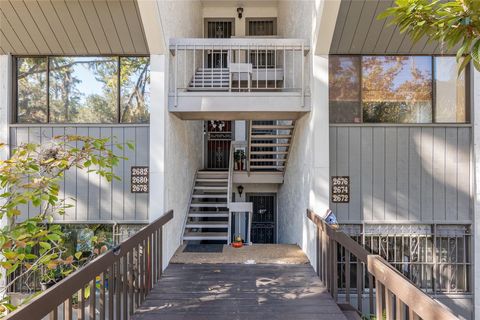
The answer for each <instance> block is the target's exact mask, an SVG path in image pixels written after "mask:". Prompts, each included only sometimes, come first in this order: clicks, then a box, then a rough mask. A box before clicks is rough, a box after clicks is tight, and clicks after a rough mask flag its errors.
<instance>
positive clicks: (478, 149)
mask: <svg viewBox="0 0 480 320" xmlns="http://www.w3.org/2000/svg"><path fill="white" fill-rule="evenodd" d="M472 69H473V71H472V73H471V79H472V81H471V90H470V92H471V93H472V97H471V101H472V109H471V110H472V122H473V124H474V126H473V155H474V161H475V163H474V165H475V171H474V172H475V175H474V176H475V189H474V190H475V200H474V201H475V206H474V211H473V212H474V213H473V222H474V226H473V229H474V231H473V241H474V243H473V248H474V250H473V251H474V253H473V254H474V257H473V262H474V263H473V266H472V273H473V277H474V280H473V282H474V283H473V288H474V300H475V301H474V316H475V317H474V318H475V319H480V272H479V271H478V267H479V266H480V217H479V215H480V175H479V174H478V173H479V172H480V72H479V71H477V70H475V69H474V68H473V67H472ZM477 119H479V120H477Z"/></svg>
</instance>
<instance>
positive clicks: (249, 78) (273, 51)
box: [170, 37, 309, 97]
mask: <svg viewBox="0 0 480 320" xmlns="http://www.w3.org/2000/svg"><path fill="white" fill-rule="evenodd" d="M170 52H171V59H170V67H171V68H172V70H174V72H173V77H172V78H171V80H170V81H171V82H170V88H171V93H175V97H177V95H178V92H179V91H235V92H244V91H245V92H250V91H271V90H277V91H297V92H302V93H304V92H305V86H306V83H305V79H306V78H305V73H306V72H305V71H306V67H307V66H306V64H307V63H308V59H306V55H308V53H309V47H308V45H307V41H306V40H304V39H277V38H249V37H246V38H228V39H207V38H174V39H171V40H170Z"/></svg>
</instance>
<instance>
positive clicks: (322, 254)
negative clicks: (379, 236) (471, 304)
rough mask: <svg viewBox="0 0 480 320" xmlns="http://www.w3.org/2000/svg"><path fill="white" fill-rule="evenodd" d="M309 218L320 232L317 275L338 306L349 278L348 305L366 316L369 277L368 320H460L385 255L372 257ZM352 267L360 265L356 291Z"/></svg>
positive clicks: (314, 216)
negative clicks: (341, 287) (340, 256)
mask: <svg viewBox="0 0 480 320" xmlns="http://www.w3.org/2000/svg"><path fill="white" fill-rule="evenodd" d="M307 217H308V219H310V221H312V222H313V223H314V224H315V226H316V229H317V239H316V250H315V252H316V256H317V274H318V276H319V277H320V280H321V281H322V282H323V283H324V284H325V286H326V287H327V289H328V291H329V292H330V294H331V295H332V297H333V298H334V300H335V301H336V302H337V303H338V302H339V299H338V279H339V278H342V279H345V299H346V302H347V304H348V306H350V307H351V308H353V309H354V310H356V311H357V312H358V313H360V314H363V305H362V292H363V291H364V290H363V289H364V287H365V286H364V284H363V279H365V275H366V276H368V299H369V313H370V315H367V318H371V315H373V316H374V317H375V319H386V320H393V319H402V320H417V319H423V320H454V319H458V318H457V317H456V316H455V315H454V314H452V313H451V312H450V310H449V309H448V308H446V307H445V306H443V305H442V304H440V303H439V302H437V301H435V300H434V299H433V298H431V297H430V296H428V295H427V294H426V293H425V292H423V291H422V290H420V289H419V288H418V287H416V286H415V285H414V284H413V283H412V282H411V281H410V280H409V279H408V278H406V277H405V276H404V275H403V274H401V273H400V272H399V271H398V270H397V269H395V268H394V267H393V266H392V265H391V264H389V263H388V262H387V261H386V260H385V259H383V258H382V257H381V256H379V255H375V254H370V252H368V251H367V250H366V249H365V248H364V247H363V246H361V245H360V244H359V243H357V242H356V241H355V240H354V239H352V238H351V237H350V236H348V235H347V234H346V233H344V232H342V231H340V230H337V229H334V228H333V227H332V226H330V225H328V224H327V223H326V222H325V221H324V220H323V219H322V218H320V216H318V215H317V214H315V213H314V212H313V211H311V210H307ZM342 250H344V252H345V261H344V262H345V267H344V272H343V274H339V265H338V263H339V261H338V253H339V252H342ZM352 258H353V259H352ZM342 262H343V261H342ZM351 264H355V265H356V280H357V281H356V282H357V283H356V289H355V290H352V288H350V276H351V269H350V265H351ZM341 271H342V270H341ZM374 288H375V290H374ZM352 292H354V293H356V294H357V305H356V306H354V305H353V304H352V302H351V295H352ZM374 295H375V299H374Z"/></svg>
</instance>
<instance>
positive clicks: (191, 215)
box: [0, 0, 480, 319]
mask: <svg viewBox="0 0 480 320" xmlns="http://www.w3.org/2000/svg"><path fill="white" fill-rule="evenodd" d="M392 3H393V2H392V1H383V0H380V1H378V0H375V1H370V0H364V1H348V0H341V1H340V0H338V1H308V0H305V1H287V0H278V1H276V0H271V1H270V0H261V1H253V0H244V1H240V2H238V1H230V0H218V1H214V0H205V1H162V0H157V1H154V0H152V1H147V0H138V1H135V0H126V1H97V0H94V1H91V2H89V1H39V2H36V1H29V0H25V1H3V2H0V13H1V14H2V16H1V17H0V30H1V33H0V54H1V56H0V90H1V94H0V98H1V100H0V141H7V142H8V143H9V145H10V149H11V150H13V148H15V146H18V145H20V144H22V143H27V142H33V143H42V142H44V141H48V140H49V139H51V138H52V137H54V136H57V135H68V134H76V135H88V136H95V137H110V138H111V139H112V140H114V141H116V142H118V143H123V144H127V143H132V144H134V145H135V148H134V149H133V150H130V149H128V148H125V149H124V150H123V151H121V152H122V153H123V156H125V158H126V160H124V161H122V162H121V164H120V165H119V166H118V167H116V168H115V174H116V175H118V176H120V177H121V181H113V182H111V183H109V182H106V181H104V180H102V179H100V178H99V177H97V176H95V175H93V174H89V173H87V172H83V171H81V170H77V171H71V172H68V173H67V174H66V176H65V178H64V181H63V183H62V196H64V197H65V198H66V199H67V202H69V203H72V204H74V205H75V206H74V207H72V208H68V209H67V212H66V214H65V215H62V216H58V217H56V222H58V223H61V224H63V225H65V226H68V228H70V229H73V230H77V231H78V232H77V233H78V234H80V233H81V230H84V229H88V228H86V226H89V225H90V226H92V225H95V226H96V228H97V229H98V230H102V231H103V232H106V233H109V234H111V237H112V239H113V238H114V237H116V236H125V235H128V234H129V233H130V232H131V231H133V230H137V229H138V228H140V227H141V226H143V225H145V224H148V223H149V222H151V221H153V220H155V219H156V218H158V217H159V216H160V215H161V214H162V213H163V212H165V211H167V210H170V209H173V210H174V212H175V215H174V219H173V220H172V222H171V223H169V225H167V226H166V229H165V232H164V234H163V238H164V243H165V245H166V248H165V250H166V251H165V254H166V258H167V259H166V261H168V259H169V258H171V257H172V256H173V254H174V253H175V251H176V250H177V248H178V247H179V246H180V244H182V243H183V242H200V241H210V242H219V243H229V242H231V240H232V238H233V237H234V236H235V235H240V236H242V237H243V238H245V239H249V240H250V241H251V242H253V243H289V244H298V245H299V246H300V247H301V248H302V250H303V251H304V252H305V253H306V254H307V256H308V257H309V258H310V260H311V262H312V265H314V266H315V261H314V260H315V255H314V254H313V252H314V250H315V248H316V243H315V236H314V234H315V228H314V227H313V225H312V224H311V223H310V222H309V221H308V219H307V218H306V215H305V212H306V210H307V209H309V208H310V209H313V210H315V211H316V212H322V213H323V212H326V211H327V209H331V210H332V211H333V212H334V213H335V215H336V217H337V219H338V222H339V224H340V225H341V227H342V228H343V230H344V231H345V232H347V233H349V234H350V235H351V236H352V237H353V238H355V239H356V240H358V241H359V242H360V243H362V244H363V245H364V246H365V247H366V248H368V249H369V250H370V251H371V252H374V253H378V254H380V255H382V256H383V257H385V258H386V259H387V260H388V261H389V262H390V263H391V264H392V265H394V266H395V267H397V268H398V269H399V270H400V271H401V272H402V273H403V274H404V275H406V276H407V277H408V278H410V279H411V280H412V281H413V282H414V283H415V284H416V285H417V286H419V287H420V288H422V289H423V290H425V292H427V293H428V294H430V295H432V296H433V297H435V298H436V299H438V301H440V302H442V303H444V304H445V305H447V306H448V307H449V308H451V309H452V310H453V311H454V313H456V314H458V315H459V316H461V317H463V318H465V319H473V318H474V316H475V315H478V313H479V312H480V311H479V310H480V309H478V304H479V302H478V301H477V300H478V299H475V298H474V297H475V295H476V290H478V289H476V288H477V287H478V279H477V276H476V272H475V265H477V263H476V260H477V259H478V256H479V254H476V251H478V250H476V245H477V243H478V240H477V238H478V236H477V234H478V230H477V227H476V224H477V222H476V219H475V218H474V217H476V211H477V210H478V205H477V202H478V201H477V196H476V184H477V180H476V176H475V172H476V166H477V162H478V161H476V158H475V155H476V153H477V144H478V139H479V138H478V137H477V136H476V130H475V127H476V123H475V121H474V120H475V118H476V113H477V109H478V105H479V103H480V102H479V101H480V96H479V92H480V90H479V89H478V86H479V83H480V74H479V73H478V72H477V71H475V70H474V68H467V70H466V71H465V72H464V73H463V74H462V75H460V76H459V77H457V70H456V68H457V65H456V61H455V57H454V53H455V52H454V51H446V50H445V48H444V47H443V46H442V44H439V43H430V42H427V41H426V40H424V39H422V40H421V41H419V42H417V43H413V42H412V41H411V40H410V39H409V38H408V36H405V35H404V34H400V33H399V31H398V29H397V28H396V27H395V26H388V25H387V23H386V22H385V21H383V20H377V19H376V16H377V15H378V14H379V13H380V12H382V11H383V10H385V9H386V8H387V7H389V6H391V5H393V4H392ZM11 150H10V151H11ZM10 151H8V150H7V151H5V154H0V156H1V157H2V158H6V157H8V155H9V153H8V152H10ZM145 177H147V179H148V183H145V181H147V180H144V179H145ZM344 183H345V184H346V185H347V186H348V190H346V189H342V188H334V187H336V186H337V184H338V185H340V186H342V185H343V184H344ZM21 210H22V215H24V216H25V217H28V216H29V215H32V214H35V210H34V208H29V207H28V206H25V207H23V208H21ZM112 241H113V240H112ZM339 263H340V264H341V263H343V262H342V261H341V260H340V261H339ZM479 279H480V278H479ZM341 281H342V280H341Z"/></svg>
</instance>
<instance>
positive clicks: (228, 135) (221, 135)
mask: <svg viewBox="0 0 480 320" xmlns="http://www.w3.org/2000/svg"><path fill="white" fill-rule="evenodd" d="M205 127H206V129H207V130H206V131H207V149H206V153H207V155H206V157H205V158H206V159H207V169H209V170H228V160H229V152H230V144H231V142H232V135H233V134H232V121H221V120H209V121H206V122H205Z"/></svg>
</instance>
